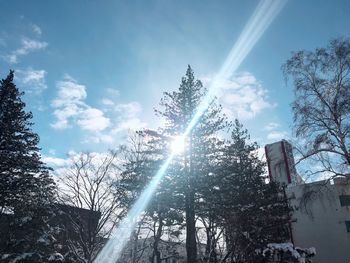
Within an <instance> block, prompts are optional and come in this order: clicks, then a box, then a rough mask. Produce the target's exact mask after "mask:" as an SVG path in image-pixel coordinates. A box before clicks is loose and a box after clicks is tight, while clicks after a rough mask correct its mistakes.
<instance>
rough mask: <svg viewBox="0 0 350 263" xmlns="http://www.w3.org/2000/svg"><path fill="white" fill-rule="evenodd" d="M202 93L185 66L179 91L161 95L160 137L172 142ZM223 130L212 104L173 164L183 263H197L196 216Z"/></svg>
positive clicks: (185, 125) (224, 125)
mask: <svg viewBox="0 0 350 263" xmlns="http://www.w3.org/2000/svg"><path fill="white" fill-rule="evenodd" d="M206 93H207V90H206V89H205V88H204V87H203V85H202V83H201V81H200V80H196V79H195V77H194V73H193V70H192V69H191V67H190V66H188V68H187V71H186V75H185V77H183V78H182V81H181V84H180V87H179V90H178V91H174V92H171V93H170V92H165V94H164V97H163V99H162V101H161V104H160V105H161V106H162V107H163V110H162V111H157V113H158V114H159V115H160V116H161V117H163V118H165V121H166V124H165V125H166V126H165V128H164V129H163V130H162V134H163V135H165V136H167V137H168V138H173V139H175V138H176V136H181V135H182V134H183V133H184V132H185V130H186V128H187V127H188V125H189V123H190V122H191V120H192V118H193V117H194V115H195V113H196V111H197V108H198V105H199V104H200V103H201V101H202V100H203V99H204V96H205V95H206ZM226 127H227V123H226V119H225V117H223V116H222V115H221V107H220V106H218V105H216V103H215V101H213V102H212V103H211V104H210V105H209V107H208V109H207V110H206V111H205V112H204V114H203V115H202V116H201V117H200V118H199V120H198V122H197V123H196V125H195V126H194V127H193V129H192V130H191V132H190V133H189V134H188V136H187V137H186V138H184V140H185V142H184V151H183V152H182V153H181V154H179V155H178V156H177V157H176V158H175V160H174V162H176V163H177V165H178V167H177V171H176V172H174V175H173V180H174V182H176V183H175V186H174V189H175V191H176V192H177V193H178V194H181V195H182V196H183V197H184V203H183V210H184V212H185V219H186V252H187V262H192V263H195V262H197V241H196V214H198V213H199V209H200V207H201V203H202V200H203V198H204V195H206V194H207V189H208V188H211V186H210V184H209V181H208V179H209V177H210V173H211V170H212V165H213V164H214V163H215V159H216V155H215V153H216V151H217V147H218V143H219V140H218V139H217V134H218V132H219V131H222V130H223V129H225V128H226Z"/></svg>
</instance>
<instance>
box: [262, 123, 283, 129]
mask: <svg viewBox="0 0 350 263" xmlns="http://www.w3.org/2000/svg"><path fill="white" fill-rule="evenodd" d="M278 127H280V124H278V123H276V122H269V123H268V124H266V125H265V127H264V130H265V131H272V130H275V129H276V128H278Z"/></svg>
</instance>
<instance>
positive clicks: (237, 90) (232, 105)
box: [202, 72, 274, 120]
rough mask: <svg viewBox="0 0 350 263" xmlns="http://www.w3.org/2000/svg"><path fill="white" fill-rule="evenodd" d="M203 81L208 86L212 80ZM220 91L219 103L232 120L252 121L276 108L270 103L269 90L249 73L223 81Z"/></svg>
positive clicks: (207, 78)
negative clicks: (258, 115)
mask: <svg viewBox="0 0 350 263" xmlns="http://www.w3.org/2000/svg"><path fill="white" fill-rule="evenodd" d="M202 80H203V82H204V83H206V84H208V83H209V82H210V81H211V80H212V78H210V77H205V78H202ZM219 90H220V93H221V94H218V97H219V103H220V104H221V105H222V106H223V112H224V113H225V114H226V115H227V116H228V117H229V118H231V119H232V118H238V119H240V120H242V119H252V118H254V117H255V116H256V115H257V114H259V113H261V112H262V111H263V110H265V109H268V108H271V107H273V106H274V105H273V104H271V103H270V102H269V101H268V96H267V90H266V89H264V88H263V87H262V85H261V84H260V82H259V81H258V80H257V79H256V78H255V77H254V75H252V74H251V73H249V72H241V73H238V74H236V75H235V76H234V77H233V78H232V79H231V80H226V81H223V82H222V83H221V85H220V89H219Z"/></svg>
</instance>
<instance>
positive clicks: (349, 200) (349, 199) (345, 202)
mask: <svg viewBox="0 0 350 263" xmlns="http://www.w3.org/2000/svg"><path fill="white" fill-rule="evenodd" d="M339 200H340V205H341V206H350V195H340V196H339Z"/></svg>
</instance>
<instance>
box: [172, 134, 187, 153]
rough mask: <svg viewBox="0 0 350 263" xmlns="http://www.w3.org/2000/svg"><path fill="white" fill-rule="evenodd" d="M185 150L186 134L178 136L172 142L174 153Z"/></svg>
mask: <svg viewBox="0 0 350 263" xmlns="http://www.w3.org/2000/svg"><path fill="white" fill-rule="evenodd" d="M184 150H185V138H184V136H176V137H174V139H173V141H172V142H171V152H172V153H174V154H180V153H182V152H183V151H184Z"/></svg>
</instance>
